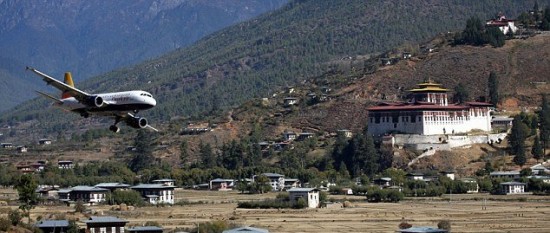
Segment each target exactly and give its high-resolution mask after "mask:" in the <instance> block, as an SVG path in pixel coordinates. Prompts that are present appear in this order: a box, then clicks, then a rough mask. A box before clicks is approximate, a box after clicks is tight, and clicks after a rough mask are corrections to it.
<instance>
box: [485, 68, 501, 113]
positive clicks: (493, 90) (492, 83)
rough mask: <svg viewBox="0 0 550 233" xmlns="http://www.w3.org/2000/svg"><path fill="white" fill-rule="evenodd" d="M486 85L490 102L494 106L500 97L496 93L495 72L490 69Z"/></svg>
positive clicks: (496, 81)
mask: <svg viewBox="0 0 550 233" xmlns="http://www.w3.org/2000/svg"><path fill="white" fill-rule="evenodd" d="M488 87H489V98H490V99H491V104H493V106H495V107H496V106H497V104H498V102H499V100H500V99H499V95H498V78H497V75H496V73H495V72H492V71H491V73H490V74H489V81H488Z"/></svg>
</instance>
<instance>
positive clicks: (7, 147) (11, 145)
mask: <svg viewBox="0 0 550 233" xmlns="http://www.w3.org/2000/svg"><path fill="white" fill-rule="evenodd" d="M0 148H3V149H9V148H13V144H11V143H8V142H4V143H0Z"/></svg>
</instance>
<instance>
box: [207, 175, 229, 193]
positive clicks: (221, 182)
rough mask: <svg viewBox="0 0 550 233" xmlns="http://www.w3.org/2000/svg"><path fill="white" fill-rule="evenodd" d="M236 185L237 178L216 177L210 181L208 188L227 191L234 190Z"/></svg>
mask: <svg viewBox="0 0 550 233" xmlns="http://www.w3.org/2000/svg"><path fill="white" fill-rule="evenodd" d="M234 186H235V180H233V179H222V178H216V179H213V180H211V181H210V183H209V185H208V189H210V190H218V191H227V190H232V189H233V187H234Z"/></svg>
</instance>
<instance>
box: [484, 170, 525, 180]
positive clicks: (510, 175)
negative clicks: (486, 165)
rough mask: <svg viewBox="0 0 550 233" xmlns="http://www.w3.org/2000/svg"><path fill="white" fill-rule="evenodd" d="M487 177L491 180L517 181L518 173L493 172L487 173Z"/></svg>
mask: <svg viewBox="0 0 550 233" xmlns="http://www.w3.org/2000/svg"><path fill="white" fill-rule="evenodd" d="M489 176H490V177H491V179H498V178H508V179H514V180H515V179H519V177H520V175H519V171H495V172H491V173H489Z"/></svg>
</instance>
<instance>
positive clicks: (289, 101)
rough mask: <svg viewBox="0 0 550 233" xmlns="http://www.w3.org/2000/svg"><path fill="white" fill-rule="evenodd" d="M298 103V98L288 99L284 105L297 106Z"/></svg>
mask: <svg viewBox="0 0 550 233" xmlns="http://www.w3.org/2000/svg"><path fill="white" fill-rule="evenodd" d="M297 103H298V98H296V97H286V98H285V99H284V104H285V106H286V107H289V106H292V105H296V104H297Z"/></svg>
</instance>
